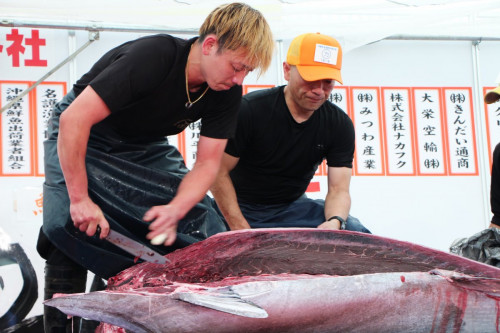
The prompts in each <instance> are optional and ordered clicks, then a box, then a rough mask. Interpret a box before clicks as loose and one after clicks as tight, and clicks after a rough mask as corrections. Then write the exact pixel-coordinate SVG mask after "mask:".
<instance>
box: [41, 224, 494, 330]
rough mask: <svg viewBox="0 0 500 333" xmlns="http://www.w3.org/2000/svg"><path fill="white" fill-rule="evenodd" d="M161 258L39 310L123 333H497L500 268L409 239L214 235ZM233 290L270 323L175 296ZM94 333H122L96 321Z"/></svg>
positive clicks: (292, 233)
mask: <svg viewBox="0 0 500 333" xmlns="http://www.w3.org/2000/svg"><path fill="white" fill-rule="evenodd" d="M167 257H168V258H169V259H170V261H171V262H170V263H167V264H166V265H156V264H150V263H141V264H138V265H135V266H133V267H131V268H129V269H127V270H124V271H123V272H121V273H119V274H118V275H117V276H115V277H113V278H111V279H109V281H108V290H107V291H104V292H98V293H89V294H82V295H76V294H75V295H71V296H65V297H64V298H59V299H53V300H49V301H46V304H47V305H51V306H55V307H58V308H59V309H61V310H62V311H63V312H65V313H67V314H70V315H78V316H83V317H86V318H90V319H94V320H100V321H103V322H106V323H111V324H114V325H117V326H120V327H124V328H126V329H127V331H130V332H150V331H151V332H165V331H168V332H198V331H200V332H201V330H203V332H207V327H208V328H209V330H208V331H212V330H213V332H235V331H242V332H403V331H404V332H500V330H499V311H500V305H499V296H498V293H499V290H500V283H499V279H500V269H498V268H496V267H493V266H490V265H485V264H482V263H479V262H476V261H473V260H469V259H466V258H463V257H460V256H457V255H454V254H450V253H445V252H441V251H437V250H433V249H430V248H426V247H423V246H419V245H416V244H412V243H408V242H402V241H397V240H393V239H389V238H384V237H380V236H375V235H369V234H362V233H357V232H350V231H331V230H320V229H306V228H304V229H292V228H286V229H252V230H243V231H233V232H226V233H221V234H217V235H215V236H212V237H210V238H208V239H206V240H204V241H202V242H199V243H196V244H193V245H191V246H189V247H186V248H184V249H181V250H178V251H175V252H173V253H170V254H168V255H167ZM435 269H438V270H435ZM313 282H314V283H313ZM311 283H313V284H312V285H313V286H314V288H311V289H310V290H309V289H308V288H309V287H308V286H309V285H310V284H311ZM200 288H202V289H200ZM228 288H229V289H230V290H232V291H236V294H237V296H240V297H241V298H242V300H243V301H249V302H250V303H253V304H255V305H256V306H257V307H260V308H262V309H263V310H265V311H266V313H267V315H268V317H267V318H247V317H243V316H241V315H235V314H229V313H225V312H221V311H217V310H214V308H209V307H206V306H200V305H194V304H190V303H187V302H185V301H182V296H181V295H182V293H184V295H189V297H187V298H190V297H191V298H192V297H194V298H196V295H197V294H199V293H207V292H208V290H210V291H211V292H213V293H214V294H217V292H218V291H221V292H222V291H227V289H228ZM266 288H268V289H266ZM269 288H270V289H269ZM204 290H205V291H204ZM242 290H251V291H252V293H253V295H254V296H253V297H249V296H247V294H246V293H243V294H242ZM160 291H161V292H160ZM326 291H328V292H326ZM252 293H251V294H252ZM255 295H258V296H255ZM388 295H390V297H388ZM87 300H88V301H87ZM232 300H233V301H234V299H232ZM282 300H288V302H287V303H286V305H284V304H283V303H285V302H282ZM306 300H307V301H306ZM318 300H319V301H318ZM61 302H62V303H61ZM201 303H202V302H201ZM86 304H88V305H86ZM97 304H103V306H102V309H100V308H97V307H96V305H97ZM478 304H479V306H477V305H478ZM246 305H247V306H248V304H246ZM99 306H100V305H99ZM208 306H210V305H208ZM126 309H128V310H126ZM305 309H306V311H305ZM113 311H114V312H113ZM237 311H239V309H237V310H235V313H236V312H237ZM167 314H168V315H167ZM190 318H191V319H190ZM193 318H194V319H193ZM221 324H223V327H221ZM100 332H120V329H119V328H118V327H116V326H112V325H110V324H103V325H101V327H100ZM121 332H123V331H121Z"/></svg>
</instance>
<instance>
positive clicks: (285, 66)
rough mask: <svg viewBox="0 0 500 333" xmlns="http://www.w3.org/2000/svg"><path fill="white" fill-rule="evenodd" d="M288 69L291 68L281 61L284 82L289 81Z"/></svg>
mask: <svg viewBox="0 0 500 333" xmlns="http://www.w3.org/2000/svg"><path fill="white" fill-rule="evenodd" d="M290 68H292V66H291V65H290V64H288V63H287V62H286V61H283V76H284V77H285V80H286V81H290Z"/></svg>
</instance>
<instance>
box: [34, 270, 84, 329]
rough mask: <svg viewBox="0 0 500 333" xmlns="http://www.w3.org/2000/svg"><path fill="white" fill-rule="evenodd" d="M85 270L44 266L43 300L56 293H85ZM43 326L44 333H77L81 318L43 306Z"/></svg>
mask: <svg viewBox="0 0 500 333" xmlns="http://www.w3.org/2000/svg"><path fill="white" fill-rule="evenodd" d="M86 282H87V270H86V269H84V268H81V267H76V266H57V265H50V264H45V295H44V299H49V298H52V296H53V295H54V294H56V293H64V294H70V293H81V292H85V285H86ZM43 311H44V315H43V326H44V329H45V333H79V332H80V324H81V318H79V317H73V318H68V316H67V315H66V314H64V313H62V312H61V311H59V310H58V309H56V308H54V307H51V306H44V309H43Z"/></svg>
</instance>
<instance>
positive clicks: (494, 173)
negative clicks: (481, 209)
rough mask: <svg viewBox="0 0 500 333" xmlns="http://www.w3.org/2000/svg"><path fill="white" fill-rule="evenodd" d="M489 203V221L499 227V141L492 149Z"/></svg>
mask: <svg viewBox="0 0 500 333" xmlns="http://www.w3.org/2000/svg"><path fill="white" fill-rule="evenodd" d="M490 204H491V212H492V213H493V218H492V220H491V222H493V223H494V224H496V225H498V226H499V227H500V143H499V144H497V145H496V147H495V150H494V151H493V164H492V168H491V187H490Z"/></svg>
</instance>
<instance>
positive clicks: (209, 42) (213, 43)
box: [201, 34, 219, 55]
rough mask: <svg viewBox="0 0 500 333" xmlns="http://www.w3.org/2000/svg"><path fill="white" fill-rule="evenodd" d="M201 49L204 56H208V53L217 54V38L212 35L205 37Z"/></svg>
mask: <svg viewBox="0 0 500 333" xmlns="http://www.w3.org/2000/svg"><path fill="white" fill-rule="evenodd" d="M201 48H202V52H203V54H204V55H209V54H210V52H217V50H218V48H219V43H218V39H217V36H216V35H214V34H209V35H207V36H205V39H204V40H203V43H202V44H201Z"/></svg>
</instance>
